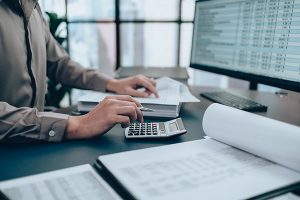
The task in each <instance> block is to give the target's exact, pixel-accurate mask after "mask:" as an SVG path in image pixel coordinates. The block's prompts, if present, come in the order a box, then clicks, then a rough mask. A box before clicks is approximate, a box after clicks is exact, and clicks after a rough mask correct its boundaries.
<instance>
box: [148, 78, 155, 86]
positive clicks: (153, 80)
mask: <svg viewBox="0 0 300 200" xmlns="http://www.w3.org/2000/svg"><path fill="white" fill-rule="evenodd" d="M147 79H148V80H149V81H150V82H151V83H152V85H154V86H156V80H155V79H154V78H148V77H147Z"/></svg>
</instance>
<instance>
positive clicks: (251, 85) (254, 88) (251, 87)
mask: <svg viewBox="0 0 300 200" xmlns="http://www.w3.org/2000/svg"><path fill="white" fill-rule="evenodd" d="M257 88H258V84H257V82H254V81H250V85H249V89H250V90H257Z"/></svg>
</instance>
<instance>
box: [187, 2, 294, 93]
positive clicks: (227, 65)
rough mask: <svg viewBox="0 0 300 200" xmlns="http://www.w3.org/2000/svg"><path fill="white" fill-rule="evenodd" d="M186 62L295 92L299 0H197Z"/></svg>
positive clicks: (193, 66)
mask: <svg viewBox="0 0 300 200" xmlns="http://www.w3.org/2000/svg"><path fill="white" fill-rule="evenodd" d="M190 66H191V67H192V68H195V69H200V70H204V71H209V72H214V73H218V74H222V75H227V76H231V77H234V78H238V79H243V80H248V81H250V82H255V83H262V84H267V85H271V86H275V87H279V88H284V89H288V90H293V91H298V92H300V1H288V0H199V1H196V8H195V20H194V32H193V44H192V53H191V64H190Z"/></svg>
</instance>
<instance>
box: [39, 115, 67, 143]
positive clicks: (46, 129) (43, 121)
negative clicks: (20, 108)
mask: <svg viewBox="0 0 300 200" xmlns="http://www.w3.org/2000/svg"><path fill="white" fill-rule="evenodd" d="M68 117H69V115H65V114H59V113H51V112H40V113H39V119H40V125H41V130H40V133H41V134H40V138H39V139H40V140H45V141H49V142H60V141H62V140H63V139H64V136H65V130H66V127H67V121H68Z"/></svg>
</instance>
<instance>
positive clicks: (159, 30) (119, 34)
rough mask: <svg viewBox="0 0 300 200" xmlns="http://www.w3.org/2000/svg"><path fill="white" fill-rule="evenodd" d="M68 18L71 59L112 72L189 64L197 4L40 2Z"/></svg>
mask: <svg viewBox="0 0 300 200" xmlns="http://www.w3.org/2000/svg"><path fill="white" fill-rule="evenodd" d="M40 4H41V6H42V8H43V9H44V10H45V11H50V12H55V13H57V14H58V15H59V16H66V19H67V26H66V29H67V32H68V44H67V46H68V51H69V53H70V56H71V57H72V58H73V59H74V60H76V61H78V62H80V63H81V64H83V65H84V66H87V67H91V68H100V69H101V70H102V71H104V72H106V73H112V72H113V71H114V70H115V69H116V68H118V67H132V66H144V67H148V66H164V67H175V66H188V64H189V56H190V55H189V54H190V47H191V39H192V28H193V17H194V4H195V2H194V0H164V1H161V0H142V1H141V0H41V1H40Z"/></svg>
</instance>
